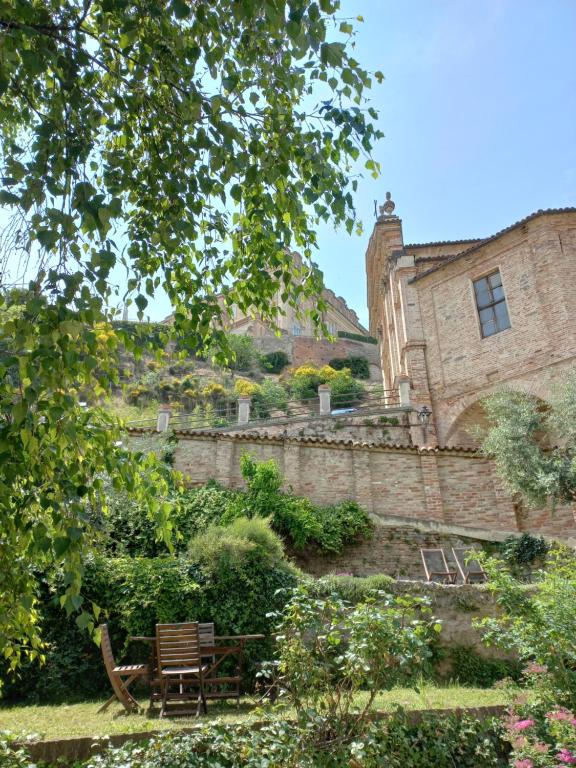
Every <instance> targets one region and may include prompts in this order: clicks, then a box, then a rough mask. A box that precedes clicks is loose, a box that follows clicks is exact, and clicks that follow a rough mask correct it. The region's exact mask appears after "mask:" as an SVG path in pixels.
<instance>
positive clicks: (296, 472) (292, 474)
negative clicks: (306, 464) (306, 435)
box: [283, 440, 301, 494]
mask: <svg viewBox="0 0 576 768" xmlns="http://www.w3.org/2000/svg"><path fill="white" fill-rule="evenodd" d="M283 470H284V490H286V491H292V493H295V494H298V493H300V487H301V486H300V478H301V466H300V445H299V444H298V443H297V442H291V441H290V440H284V462H283Z"/></svg>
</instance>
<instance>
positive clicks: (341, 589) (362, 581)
mask: <svg viewBox="0 0 576 768" xmlns="http://www.w3.org/2000/svg"><path fill="white" fill-rule="evenodd" d="M392 584H394V579H393V578H392V577H391V576H386V575H385V574H378V575H376V576H365V577H358V576H344V575H340V576H339V575H335V576H323V577H322V578H321V579H317V580H314V581H313V582H312V583H311V585H310V589H311V590H312V594H314V595H316V596H317V597H328V596H329V595H331V594H337V595H339V596H340V597H341V598H342V600H346V601H348V602H349V603H352V604H355V603H361V602H363V601H364V600H366V599H367V598H368V597H370V595H371V594H373V593H374V591H375V590H378V591H379V592H389V591H390V586H391V585H392Z"/></svg>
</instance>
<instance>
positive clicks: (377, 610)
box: [276, 584, 440, 741]
mask: <svg viewBox="0 0 576 768" xmlns="http://www.w3.org/2000/svg"><path fill="white" fill-rule="evenodd" d="M278 620H279V624H278V627H277V635H276V639H277V656H278V662H277V674H276V681H277V686H278V688H279V690H280V693H281V694H284V697H285V699H286V703H287V705H288V706H290V707H293V708H294V710H295V712H296V717H297V719H298V722H299V724H300V725H301V726H302V727H303V728H306V727H308V728H311V727H314V726H315V728H316V729H317V731H319V732H320V733H316V734H315V735H314V741H318V740H319V738H321V739H322V741H329V739H330V736H331V735H333V734H335V733H336V734H338V735H339V737H343V736H344V734H346V737H347V738H348V739H349V740H352V739H353V738H354V739H356V738H358V737H361V736H362V734H363V733H364V732H365V731H366V728H367V723H366V719H365V718H366V715H367V713H368V712H369V710H370V708H371V706H372V702H373V700H374V697H375V696H376V694H377V693H378V692H379V691H383V690H390V689H391V688H393V687H394V686H395V685H399V684H406V683H408V684H413V683H414V682H415V680H416V676H417V675H418V674H421V673H422V671H423V670H424V669H425V668H426V666H427V661H428V660H429V659H430V658H431V656H432V651H431V647H430V646H431V644H432V639H433V637H434V636H435V635H436V632H438V631H440V624H439V623H438V622H436V621H435V619H434V618H433V617H431V616H430V609H429V608H428V605H427V603H426V601H425V600H423V599H421V598H408V597H401V598H397V597H394V596H391V595H380V594H373V595H372V596H371V597H368V598H367V599H366V600H365V601H363V602H361V603H358V604H356V605H355V606H351V605H350V604H349V603H347V602H345V601H343V600H342V599H340V598H339V597H338V596H337V595H331V596H329V597H327V598H320V599H319V598H316V597H314V596H313V595H312V594H311V593H310V590H309V588H308V586H307V585H304V584H302V585H300V586H299V587H298V589H296V590H295V591H294V594H293V596H292V598H291V600H290V602H289V603H288V604H287V605H286V606H285V608H284V610H283V611H282V613H281V614H279V615H278ZM360 690H364V691H367V692H368V693H367V696H366V697H365V699H364V701H363V702H362V704H361V705H360V712H358V711H356V712H355V713H354V716H352V710H353V708H357V707H358V706H359V703H358V701H357V700H356V701H355V699H356V694H357V692H359V691H360Z"/></svg>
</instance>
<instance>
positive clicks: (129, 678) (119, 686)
mask: <svg viewBox="0 0 576 768" xmlns="http://www.w3.org/2000/svg"><path fill="white" fill-rule="evenodd" d="M100 633H101V634H100V648H101V649H102V658H103V659H104V666H105V667H106V672H107V673H108V678H109V680H110V685H111V686H112V690H113V691H114V693H113V695H112V696H110V698H109V699H108V701H107V702H106V703H105V704H103V705H102V706H101V707H100V709H99V710H98V713H100V712H104V711H105V710H106V709H108V707H109V706H110V704H112V703H113V702H114V701H119V702H120V704H122V706H123V707H124V709H125V710H126V711H127V712H137V711H138V710H139V709H140V707H139V705H138V702H137V701H136V699H135V698H134V697H133V696H132V695H131V693H130V692H129V690H128V689H129V687H130V686H131V685H132V683H133V682H134V681H135V680H137V679H138V678H141V677H143V676H144V675H147V674H148V666H147V665H146V664H125V665H120V666H117V665H116V662H115V661H114V654H113V653H112V645H111V643H110V633H109V632H108V624H100Z"/></svg>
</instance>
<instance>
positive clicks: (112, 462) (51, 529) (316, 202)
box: [0, 0, 382, 666]
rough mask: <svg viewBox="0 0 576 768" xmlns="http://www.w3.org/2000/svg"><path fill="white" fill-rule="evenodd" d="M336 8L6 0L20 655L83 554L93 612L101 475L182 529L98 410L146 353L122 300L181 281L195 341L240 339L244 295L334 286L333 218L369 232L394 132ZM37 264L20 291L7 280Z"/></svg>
mask: <svg viewBox="0 0 576 768" xmlns="http://www.w3.org/2000/svg"><path fill="white" fill-rule="evenodd" d="M338 14H339V2H338V0H316V1H314V2H311V1H310V0H145V1H144V0H136V1H135V2H129V1H128V0H0V163H1V167H2V181H3V184H2V189H1V191H0V205H2V206H3V208H4V210H3V211H2V212H1V213H2V217H1V218H0V221H2V222H3V223H4V227H3V230H2V232H1V235H0V248H1V252H0V260H1V261H0V263H1V265H2V266H1V273H2V281H1V284H0V288H1V289H3V294H2V295H3V298H0V302H2V305H1V308H2V322H1V324H0V341H1V342H2V347H3V355H2V360H1V366H0V467H1V469H0V531H1V534H0V653H3V654H4V655H5V656H6V657H8V658H9V659H10V663H11V665H12V666H17V665H18V663H19V661H20V658H21V654H22V653H23V652H24V653H30V654H32V655H35V654H37V653H39V652H40V651H41V642H40V638H39V635H38V631H37V626H36V625H37V622H36V618H37V617H36V610H37V605H36V590H37V581H38V573H39V571H42V569H45V568H46V567H50V566H58V567H62V568H63V572H64V584H65V588H66V590H65V593H64V594H63V595H62V598H61V600H62V604H63V606H64V607H65V608H66V609H67V610H68V611H69V612H72V611H81V613H80V614H79V616H78V621H79V622H80V623H81V624H82V625H87V626H89V627H90V626H92V623H93V620H94V618H95V617H94V616H93V609H92V607H91V606H86V605H85V604H84V603H83V599H82V596H81V591H80V590H81V576H82V560H83V554H84V553H85V550H86V547H87V546H88V541H89V538H90V536H89V533H90V531H89V526H90V518H89V516H88V515H87V512H86V511H87V509H88V508H89V507H91V506H93V505H94V504H97V503H99V504H103V501H102V499H101V496H102V493H101V492H102V481H101V479H100V478H101V477H102V473H103V472H105V473H107V474H108V475H109V476H110V477H112V478H113V482H114V483H115V484H116V485H117V486H118V488H120V489H124V490H126V491H128V492H129V493H131V494H134V495H136V496H137V497H139V498H140V499H141V501H142V502H143V503H145V504H146V505H147V509H148V511H149V514H150V516H151V518H152V519H153V520H154V521H155V523H156V524H157V526H158V530H159V535H163V536H165V537H166V538H168V539H169V536H170V518H169V510H168V509H167V508H166V507H165V505H163V504H162V503H160V502H158V499H159V498H162V493H161V489H160V492H159V490H158V489H159V485H161V484H162V482H164V480H163V478H162V473H161V472H160V471H159V468H158V467H157V466H156V465H155V463H154V460H153V458H150V457H148V458H144V457H142V456H140V457H138V456H136V457H135V456H133V455H132V454H131V453H130V452H128V451H126V450H125V449H124V448H123V447H122V446H121V445H119V444H118V443H119V439H118V425H117V424H116V423H115V422H114V420H113V419H112V418H111V417H110V416H109V415H108V414H107V413H106V412H105V410H104V409H102V408H99V407H97V403H98V402H99V399H100V398H103V397H104V396H105V395H106V393H107V392H108V390H109V387H110V383H111V382H113V381H114V380H115V379H116V377H117V375H118V374H117V365H116V361H117V355H118V350H119V349H120V347H121V346H122V345H124V346H128V347H129V348H131V349H132V350H133V351H134V353H135V354H140V353H141V351H142V343H143V342H142V341H141V340H139V339H138V337H137V336H136V337H134V336H133V335H128V334H126V333H123V332H122V331H121V330H116V331H115V330H114V329H113V328H112V326H111V320H112V319H113V318H114V309H113V308H114V306H117V305H119V304H120V303H121V302H132V301H133V302H134V303H135V305H136V307H137V309H138V313H139V317H140V318H142V317H143V316H144V312H145V310H146V307H147V305H148V301H149V300H150V298H151V297H153V296H154V295H155V293H156V292H157V291H158V290H159V289H163V291H164V292H165V293H166V294H167V295H168V297H169V299H170V301H171V303H172V306H173V311H174V333H175V334H178V335H179V336H180V337H181V338H182V337H184V338H185V339H186V343H187V344H191V345H193V346H194V347H195V348H196V349H205V348H207V347H208V346H209V345H210V344H211V343H213V342H214V341H216V342H220V343H221V344H224V345H225V337H224V334H223V333H222V331H221V330H220V328H221V323H222V320H223V319H225V317H226V315H227V314H228V313H229V312H230V309H231V307H232V306H233V305H237V306H239V307H240V308H241V309H242V310H248V309H249V308H251V309H252V310H254V311H256V312H258V313H260V315H262V316H263V317H264V318H265V319H267V320H269V321H270V322H272V323H273V322H274V320H275V318H276V315H275V309H274V297H275V296H276V295H277V294H278V292H280V294H282V295H283V298H284V299H285V300H288V301H290V302H292V303H293V304H294V305H296V303H297V301H298V298H299V296H300V295H304V296H313V295H316V294H317V293H318V291H319V289H320V286H321V279H320V276H319V273H318V272H317V270H315V268H314V267H313V264H312V261H311V256H312V253H313V250H314V248H315V246H316V235H315V228H316V227H317V225H318V223H319V222H320V221H328V220H331V221H332V222H333V223H334V224H335V225H342V226H344V227H346V228H347V229H348V230H349V231H352V230H353V229H354V227H355V226H356V219H355V213H354V208H353V200H352V193H353V191H354V189H355V185H356V183H357V182H356V179H355V178H354V175H353V174H352V173H351V166H352V163H355V162H356V161H357V160H359V159H360V160H362V159H363V162H364V164H365V166H366V168H367V169H368V170H369V171H370V172H371V173H373V174H375V173H376V172H377V166H376V163H375V162H374V161H373V160H372V159H371V156H370V152H371V149H372V146H373V143H374V141H375V140H376V139H377V138H378V136H379V134H378V131H377V130H376V129H375V127H374V126H373V124H372V120H374V119H375V118H376V113H375V112H374V110H373V109H372V108H371V107H369V106H368V105H367V103H366V90H367V89H368V88H369V87H370V84H371V77H370V75H369V74H368V73H367V72H366V71H365V70H364V69H362V68H361V67H360V65H359V63H358V62H357V61H356V60H355V59H354V58H353V55H352V54H353V48H354V30H353V20H350V19H347V18H342V17H339V16H338ZM359 20H360V21H361V19H359ZM375 76H376V78H377V79H381V77H382V75H381V74H380V73H375ZM290 248H298V250H299V251H300V252H301V253H302V256H303V266H302V267H298V268H297V267H296V266H295V265H294V263H293V261H292V259H291V258H290V254H289V251H290ZM23 279H25V282H26V283H27V288H26V290H25V291H24V292H23V294H21V296H20V298H19V300H18V302H16V304H17V306H15V304H14V301H13V300H12V299H10V298H6V296H10V294H9V293H8V292H7V289H8V287H9V286H10V284H13V283H17V282H21V281H22V280H23ZM119 286H121V287H119ZM15 310H16V311H15ZM321 311H322V303H321V302H317V303H316V304H315V309H314V310H313V313H312V314H313V320H314V321H315V322H317V323H320V318H321V314H320V313H321ZM167 333H168V331H167ZM167 341H168V339H167V338H164V337H162V339H161V343H162V344H166V343H167ZM223 355H226V350H225V346H224V352H223ZM83 399H87V401H88V407H82V405H81V400H83Z"/></svg>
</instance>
